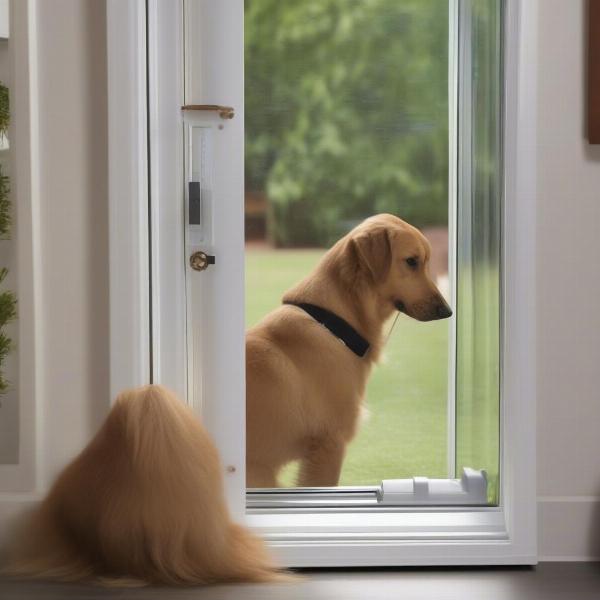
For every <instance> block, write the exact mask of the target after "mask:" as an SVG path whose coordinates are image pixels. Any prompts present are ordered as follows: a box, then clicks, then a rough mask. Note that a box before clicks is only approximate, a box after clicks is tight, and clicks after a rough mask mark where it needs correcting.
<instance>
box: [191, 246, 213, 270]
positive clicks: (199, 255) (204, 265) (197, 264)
mask: <svg viewBox="0 0 600 600" xmlns="http://www.w3.org/2000/svg"><path fill="white" fill-rule="evenodd" d="M214 264H215V257H214V256H211V255H210V254H206V252H202V251H201V250H198V252H194V253H193V254H192V255H191V256H190V267H192V269H194V271H204V270H205V269H208V265H214Z"/></svg>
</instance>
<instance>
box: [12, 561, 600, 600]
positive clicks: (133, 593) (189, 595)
mask: <svg viewBox="0 0 600 600" xmlns="http://www.w3.org/2000/svg"><path fill="white" fill-rule="evenodd" d="M302 575H303V577H304V579H303V580H302V581H300V582H298V583H293V584H278V585H235V586H234V585H226V586H212V587H202V588H187V589H173V588H137V589H117V590H115V589H103V588H97V587H91V586H82V585H73V584H69V585H65V584H48V583H37V582H36V583H32V582H18V581H9V580H0V599H2V600H37V599H38V598H39V599H44V600H47V599H53V600H54V599H56V600H59V599H60V600H68V599H69V598H74V599H75V598H76V599H77V600H97V599H102V598H120V599H125V598H126V599H127V600H145V599H148V600H192V599H193V600H206V599H210V600H233V599H238V598H241V599H245V600H275V599H277V600H330V599H334V598H335V599H336V600H337V599H339V600H370V599H373V600H455V599H456V600H508V599H511V600H512V599H519V600H538V599H539V600H542V599H543V600H558V599H561V600H562V599H565V600H566V599H569V600H600V563H543V564H541V565H538V566H537V567H536V568H529V567H519V568H514V567H510V568H509V567H507V568H502V567H499V568H492V569H490V568H473V569H456V568H447V569H438V568H436V569H433V568H432V569H429V568H427V569H387V570H362V571H355V570H330V571H324V570H321V571H304V572H302Z"/></svg>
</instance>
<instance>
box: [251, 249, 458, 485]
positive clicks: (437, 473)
mask: <svg viewBox="0 0 600 600" xmlns="http://www.w3.org/2000/svg"><path fill="white" fill-rule="evenodd" d="M322 254H323V250H263V249H260V250H259V249H249V250H248V251H247V252H246V323H247V325H248V326H251V325H254V324H255V323H257V322H258V321H259V320H260V319H261V318H262V317H263V316H264V315H266V314H267V313H268V312H269V311H271V310H273V309H274V308H276V307H277V306H278V305H279V304H280V302H281V296H282V295H283V292H284V291H285V290H286V289H288V288H289V287H291V286H292V285H293V284H294V283H295V282H297V281H298V280H300V279H301V278H302V277H303V276H305V275H306V274H307V273H308V272H309V271H310V270H311V269H312V267H313V266H314V265H315V264H316V263H317V261H318V260H319V258H320V257H321V256H322ZM389 325H390V324H388V326H387V328H389ZM447 356H448V321H434V322H431V323H419V322H417V321H414V320H412V319H409V318H408V317H405V316H404V315H401V316H400V318H399V319H398V322H397V323H396V327H395V328H394V331H393V333H392V335H391V337H390V340H389V342H388V344H387V347H386V350H385V353H384V359H383V361H382V363H381V364H379V365H377V366H376V367H375V369H374V371H373V374H372V375H371V378H370V380H369V384H368V388H367V407H368V409H369V412H370V418H369V419H368V421H367V422H366V423H364V424H363V425H362V428H361V429H360V432H359V434H358V435H357V437H356V438H355V439H354V440H353V442H352V443H351V445H350V447H349V449H348V453H347V455H346V460H345V461H344V468H343V471H342V476H341V480H340V484H341V485H372V484H379V483H380V482H381V480H382V479H390V478H397V477H398V478H403V477H413V476H415V475H423V476H427V477H447V436H446V429H447V416H446V411H447V389H448V388H447V386H448V383H447V382H448V373H447V370H448V367H447V364H448V360H447ZM282 480H283V482H284V483H286V484H287V485H293V468H291V469H288V470H287V471H286V473H285V474H284V477H283V478H282Z"/></svg>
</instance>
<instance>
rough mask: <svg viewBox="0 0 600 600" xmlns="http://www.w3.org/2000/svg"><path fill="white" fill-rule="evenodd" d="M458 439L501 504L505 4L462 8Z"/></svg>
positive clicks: (461, 458) (476, 0)
mask: <svg viewBox="0 0 600 600" xmlns="http://www.w3.org/2000/svg"><path fill="white" fill-rule="evenodd" d="M460 10H461V15H460V17H459V19H460V25H461V26H462V28H463V33H462V34H461V35H463V36H465V38H464V39H466V40H468V42H465V44H463V45H462V46H461V50H462V51H464V55H463V56H461V57H460V59H459V64H460V66H461V67H462V68H463V73H461V75H460V77H459V80H460V82H461V87H460V93H461V94H462V96H461V98H460V100H459V106H460V109H459V122H461V123H462V125H460V126H459V180H458V188H459V189H458V196H459V197H458V227H457V237H458V249H457V263H458V269H457V272H458V278H457V317H456V327H457V331H456V338H457V356H456V365H457V371H456V439H457V448H456V450H457V460H456V464H457V467H458V468H459V469H461V468H462V467H463V466H469V467H473V468H479V469H485V470H486V471H487V474H488V498H489V501H490V502H491V503H493V504H495V503H497V500H498V472H499V439H500V436H499V419H500V413H499V407H500V395H499V390H500V369H499V364H500V362H499V361H500V310H501V307H500V291H501V290H500V267H499V265H500V256H501V255H500V239H501V200H502V2H501V1H500V0H495V1H494V0H471V1H470V2H463V3H461V4H460Z"/></svg>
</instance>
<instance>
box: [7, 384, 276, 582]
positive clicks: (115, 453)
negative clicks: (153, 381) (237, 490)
mask: <svg viewBox="0 0 600 600" xmlns="http://www.w3.org/2000/svg"><path fill="white" fill-rule="evenodd" d="M8 571H9V573H11V574H13V575H17V576H29V577H40V578H51V579H59V580H63V581H75V580H96V581H97V582H99V583H104V584H109V585H119V584H120V585H131V584H136V583H137V584H145V583H149V584H167V585H184V584H204V583H212V582H220V581H250V582H265V581H271V580H275V579H281V578H282V576H281V575H280V574H278V573H277V572H276V570H275V567H274V565H273V563H272V562H271V559H270V558H269V557H268V556H267V554H266V551H265V549H264V547H263V544H262V542H261V541H260V540H259V539H257V538H256V537H254V536H253V535H251V534H250V532H249V531H248V530H246V529H245V528H243V527H241V526H239V525H236V524H234V523H233V522H232V521H231V519H230V516H229V513H228V511H227V507H226V505H225V498H224V492H223V482H222V475H221V466H220V463H219V457H218V454H217V451H216V449H215V447H214V445H213V443H212V442H211V440H210V438H209V436H208V434H207V433H206V431H205V429H204V428H203V427H202V425H201V423H200V422H199V421H198V419H197V418H196V417H195V415H194V414H193V413H192V411H191V410H190V409H189V408H187V407H186V406H185V405H184V404H183V403H182V402H181V401H180V400H179V399H178V398H177V397H176V396H175V395H174V394H172V393H171V392H170V391H168V390H167V389H165V388H164V387H161V386H156V385H153V386H147V387H143V388H140V389H135V390H131V391H127V392H124V393H123V394H121V395H120V396H119V397H118V399H117V401H116V403H115V405H114V407H113V409H112V410H111V412H110V414H109V416H108V417H107V419H106V421H105V423H104V425H103V426H102V428H101V429H100V430H99V432H98V433H97V435H96V437H95V438H94V439H93V440H92V442H91V443H90V444H89V445H88V446H87V448H85V450H83V452H82V453H81V454H80V455H79V456H78V457H77V458H76V459H75V460H74V461H73V462H72V463H71V464H70V465H69V466H68V467H67V468H66V469H65V470H64V471H63V472H62V474H61V475H60V476H59V478H58V480H57V481H56V483H55V484H54V486H53V487H52V489H51V490H50V492H49V494H48V496H47V497H46V499H45V500H44V502H43V503H42V505H41V507H40V508H39V510H37V512H36V513H35V514H34V515H33V517H32V518H31V520H30V521H29V524H28V526H27V529H26V531H25V533H24V534H23V537H22V538H21V539H20V540H19V543H18V546H17V547H16V549H15V552H14V556H13V560H12V562H11V564H10V567H9V569H8Z"/></svg>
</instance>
